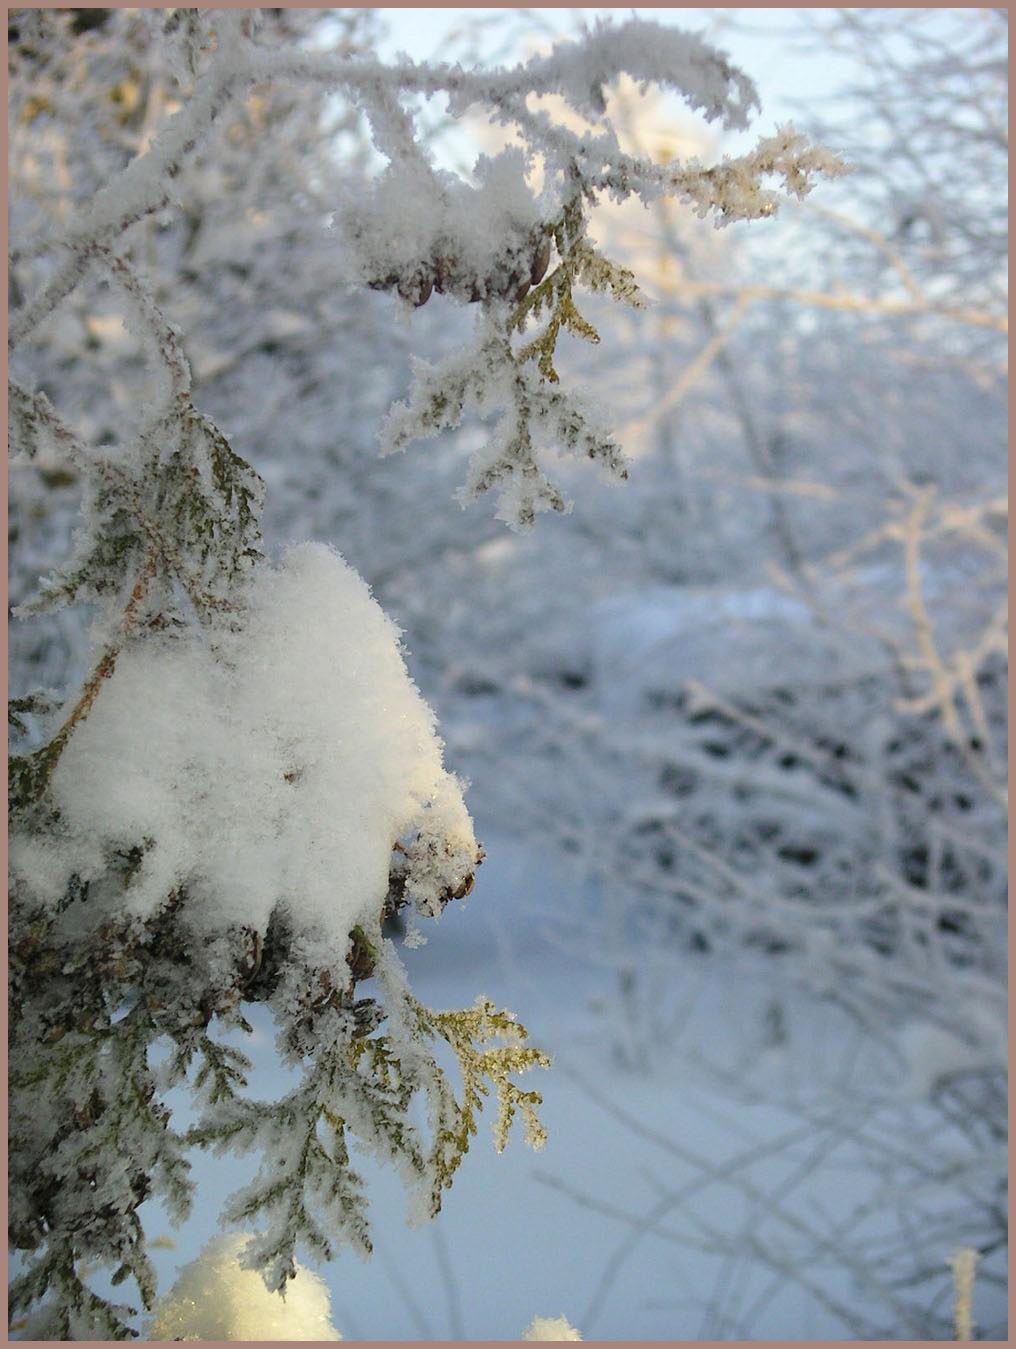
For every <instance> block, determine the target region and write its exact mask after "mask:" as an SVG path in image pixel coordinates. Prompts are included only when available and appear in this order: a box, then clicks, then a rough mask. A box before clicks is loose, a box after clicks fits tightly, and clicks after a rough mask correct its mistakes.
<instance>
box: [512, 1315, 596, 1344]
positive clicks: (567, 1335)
mask: <svg viewBox="0 0 1016 1349" xmlns="http://www.w3.org/2000/svg"><path fill="white" fill-rule="evenodd" d="M522 1338H523V1339H524V1340H581V1338H582V1336H581V1335H580V1334H579V1332H578V1331H577V1330H576V1329H575V1327H574V1326H571V1325H569V1324H568V1318H567V1317H565V1316H534V1317H533V1319H532V1321H531V1322H530V1324H529V1327H528V1328H527V1329H526V1331H525V1333H524V1334H523V1336H522Z"/></svg>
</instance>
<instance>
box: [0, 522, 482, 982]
mask: <svg viewBox="0 0 1016 1349" xmlns="http://www.w3.org/2000/svg"><path fill="white" fill-rule="evenodd" d="M442 748H443V747H442V742H441V740H440V739H439V738H438V736H437V734H436V732H435V725H434V715H433V713H432V712H431V710H430V708H429V707H428V706H427V704H426V703H425V702H424V700H423V698H422V696H421V695H420V693H419V691H418V689H417V688H416V686H415V684H414V683H413V682H412V680H411V678H410V677H409V674H408V672H407V669H406V665H405V662H404V660H403V656H402V651H401V649H400V646H399V630H398V629H397V628H396V627H395V625H394V624H393V623H392V622H391V620H390V619H388V618H387V616H386V615H385V614H384V612H383V611H382V609H381V608H380V606H379V605H378V604H377V603H376V602H375V600H374V599H373V598H372V597H371V594H370V591H369V589H368V587H367V586H366V584H365V583H364V581H363V580H361V578H360V577H359V576H358V575H357V573H356V572H354V571H353V570H352V568H350V567H349V566H347V565H346V563H345V562H344V561H343V560H342V558H341V557H339V556H338V554H336V553H334V552H333V551H331V550H330V549H328V548H326V547H324V546H323V545H317V544H308V545H304V546H301V547H299V548H296V549H293V550H292V551H290V552H289V553H288V555H287V556H286V558H285V560H284V562H283V564H282V566H281V567H279V568H278V569H275V568H272V567H268V566H265V567H263V568H262V569H260V570H259V572H258V573H257V575H256V578H255V580H254V582H253V585H252V592H251V598H250V607H249V612H248V613H247V615H246V616H245V620H244V622H243V625H242V627H241V629H240V630H239V631H220V632H218V633H216V634H215V636H214V640H209V639H208V637H207V636H206V635H204V634H193V635H188V636H186V637H183V638H177V637H167V638H166V639H163V640H160V639H158V638H154V637H149V638H147V639H146V640H145V641H144V642H143V643H139V644H138V645H137V646H131V647H128V648H126V649H125V650H124V651H123V652H122V653H121V654H120V657H119V659H118V661H117V665H116V668H115V670H114V672H113V674H112V675H111V676H110V677H109V678H108V679H107V680H106V681H105V684H104V685H103V687H102V689H101V691H100V694H99V696H98V698H97V699H96V701H95V704H94V706H93V707H92V709H91V711H90V713H89V715H88V717H87V718H86V719H85V720H84V721H82V722H81V723H79V725H78V727H77V728H76V730H75V731H74V733H73V735H72V736H71V739H70V741H69V743H68V745H67V748H66V750H65V751H64V753H63V755H62V757H61V759H60V762H59V764H58V766H57V769H56V771H55V773H54V776H53V782H52V790H53V800H54V803H55V805H56V806H57V808H58V809H59V811H60V815H61V821H62V828H61V833H60V834H59V835H58V836H55V837H52V838H47V839H46V840H45V841H38V840H15V841H14V842H13V844H12V866H13V869H14V873H15V876H16V877H20V878H21V879H22V880H23V881H26V882H27V883H29V884H32V885H35V886H37V887H38V888H39V889H40V890H41V891H42V892H43V893H44V894H46V895H48V897H49V898H50V900H51V901H56V900H57V899H59V897H60V896H61V894H62V893H63V892H64V888H65V886H66V883H67V881H68V880H69V878H70V876H71V875H72V874H73V873H74V872H77V873H78V875H79V876H80V877H81V878H82V880H88V879H96V878H98V877H99V876H100V875H101V873H102V870H103V868H104V865H105V863H104V857H103V854H104V853H106V852H107V851H108V850H110V849H114V848H121V849H129V848H132V847H135V846H138V845H139V844H141V843H142V842H145V843H146V845H147V846H146V851H145V853H144V857H143V860H142V863H141V865H140V867H139V868H138V871H137V873H136V875H135V876H134V878H133V879H132V881H131V883H130V885H129V887H128V889H127V892H126V898H125V900H124V899H123V898H121V899H120V900H119V902H120V903H124V902H125V903H126V906H127V908H128V910H129V911H131V912H134V913H136V914H138V915H139V916H145V915H149V914H151V913H153V912H154V911H156V910H157V909H158V908H159V906H160V905H161V904H163V903H164V902H165V900H166V898H167V896H168V895H169V894H170V893H171V892H172V891H173V890H174V889H175V888H177V887H186V889H187V892H188V895H189V896H190V897H191V900H192V903H191V906H190V907H191V909H192V912H193V921H194V922H195V923H196V925H197V928H198V931H199V932H201V931H207V932H209V933H211V932H219V931H222V930H223V929H224V928H227V927H228V926H229V925H231V924H234V923H243V924H245V925H248V926H252V927H255V928H256V929H258V930H259V931H263V930H264V928H265V927H266V926H267V923H268V919H269V916H270V914H271V912H272V909H273V907H274V906H275V905H276V903H277V902H279V901H280V900H283V901H285V903H286V905H287V907H288V909H289V911H290V913H291V915H292V916H293V918H294V919H295V921H296V923H297V926H298V927H300V928H301V929H302V930H303V931H304V933H305V934H306V937H307V939H309V940H313V939H314V937H315V936H316V937H317V938H318V939H320V940H321V941H322V942H323V943H324V947H325V949H326V950H327V952H328V953H329V956H330V958H331V959H334V957H335V949H336V945H338V947H339V949H340V950H342V951H344V950H345V945H346V941H347V938H348V934H349V932H350V930H351V929H352V928H353V927H354V926H355V925H356V924H358V923H361V922H364V921H376V919H377V916H378V914H379V911H380V906H381V904H382V902H383V900H384V897H385V894H386V893H387V888H388V876H389V869H390V863H391V855H392V847H393V844H394V843H395V841H396V840H397V839H399V838H400V837H401V836H405V835H407V834H411V833H415V832H417V831H421V832H422V833H423V834H424V835H425V836H426V837H434V838H438V839H440V840H442V842H443V843H444V851H443V852H439V853H438V854H437V858H438V860H436V861H435V862H434V863H433V864H432V871H433V874H431V875H428V874H423V873H422V871H421V870H419V869H418V871H417V874H416V875H415V877H414V880H415V882H416V891H415V893H416V898H417V899H418V901H420V900H422V901H423V904H424V905H426V904H427V903H431V904H433V902H434V900H435V899H436V896H437V894H438V893H439V891H440V888H441V886H442V885H443V884H446V883H447V882H448V880H450V879H451V880H453V879H454V878H455V876H456V875H457V874H460V873H461V874H462V875H464V874H465V873H466V872H467V871H468V870H471V868H472V866H473V865H474V864H475V852H476V844H475V839H474V835H473V829H472V824H471V821H470V819H469V815H468V813H467V811H466V807H465V804H464V801H463V798H462V791H461V784H460V783H459V782H458V781H457V779H455V778H454V777H452V776H451V775H450V774H448V773H446V772H445V770H444V767H443V763H442ZM424 851H425V850H424Z"/></svg>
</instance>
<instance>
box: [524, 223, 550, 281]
mask: <svg viewBox="0 0 1016 1349" xmlns="http://www.w3.org/2000/svg"><path fill="white" fill-rule="evenodd" d="M549 264H550V239H549V238H547V236H546V235H544V237H543V238H542V239H541V240H540V242H539V243H538V244H537V245H536V251H535V253H534V254H533V268H532V271H531V272H530V273H529V284H530V285H531V286H538V285H539V284H540V282H541V281H542V280H543V278H544V277H545V276H546V274H547V267H548V266H549Z"/></svg>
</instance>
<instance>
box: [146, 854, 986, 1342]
mask: <svg viewBox="0 0 1016 1349" xmlns="http://www.w3.org/2000/svg"><path fill="white" fill-rule="evenodd" d="M485 840H486V843H487V846H488V854H489V856H488V860H487V861H486V862H485V863H484V864H483V867H482V869H481V873H480V878H479V879H478V881H477V886H476V890H475V891H474V893H473V895H472V896H471V897H470V898H469V900H468V901H467V902H466V903H465V904H464V905H463V906H462V907H461V908H459V909H456V908H455V907H453V909H451V910H450V911H449V912H448V913H447V914H446V915H445V916H444V918H443V919H442V920H441V921H440V923H439V924H438V925H437V926H436V927H433V926H431V925H428V941H427V944H426V946H424V947H421V948H419V949H417V950H409V951H403V956H404V959H405V961H406V963H407V966H408V968H409V970H410V974H411V979H412V982H413V985H414V987H415V988H416V990H417V992H418V994H419V996H420V997H421V998H422V999H424V1000H425V1001H427V1002H428V1003H429V1004H430V1005H432V1006H435V1007H441V1006H459V1005H467V1004H468V1003H469V1002H471V1001H472V1000H473V998H474V997H475V996H476V994H477V992H484V993H486V994H488V995H489V996H490V997H492V998H493V999H494V1000H495V1001H496V1002H497V1003H498V1004H499V1005H503V1006H508V1007H511V1008H514V1009H517V1010H519V1011H520V1014H524V1017H525V1020H526V1023H527V1025H528V1026H529V1028H530V1030H531V1032H532V1034H533V1037H534V1039H535V1040H537V1042H538V1043H539V1044H540V1045H541V1046H543V1047H545V1048H547V1049H548V1050H549V1051H550V1052H551V1053H552V1054H553V1056H554V1066H553V1068H552V1069H551V1071H549V1072H547V1073H544V1074H541V1080H540V1081H539V1083H538V1084H537V1085H538V1086H539V1088H540V1090H541V1091H542V1092H543V1095H544V1107H543V1110H542V1116H543V1119H544V1121H545V1123H546V1125H547V1128H548V1132H549V1135H550V1137H549V1141H548V1142H547V1144H546V1146H545V1148H544V1149H543V1150H542V1151H541V1152H540V1153H538V1154H534V1153H532V1152H531V1151H529V1150H528V1149H526V1148H525V1147H524V1146H523V1144H522V1143H521V1141H520V1140H519V1139H514V1140H513V1141H512V1143H511V1144H510V1146H509V1148H508V1150H507V1151H506V1152H505V1153H503V1154H502V1155H501V1156H498V1155H496V1154H495V1152H494V1149H493V1146H492V1142H491V1138H490V1133H489V1125H488V1123H487V1122H486V1121H485V1122H484V1123H482V1124H481V1128H480V1133H479V1136H478V1137H477V1138H476V1140H475V1141H474V1143H473V1146H472V1149H471V1152H470V1155H469V1156H468V1157H467V1159H466V1161H465V1162H464V1164H463V1167H462V1170H461V1172H460V1174H459V1176H458V1178H457V1180H456V1183H455V1186H454V1188H453V1189H452V1191H451V1192H450V1194H449V1195H448V1196H447V1198H446V1200H445V1207H444V1211H443V1213H442V1214H441V1216H440V1218H439V1219H438V1220H437V1221H436V1222H435V1223H434V1224H430V1225H426V1226H424V1227H422V1228H417V1229H412V1228H410V1227H409V1226H408V1225H407V1222H406V1214H405V1197H404V1194H403V1192H402V1189H401V1186H400V1185H399V1183H398V1181H397V1179H396V1178H395V1177H394V1176H393V1175H392V1174H391V1173H390V1172H385V1171H383V1170H379V1169H377V1168H376V1167H374V1166H372V1165H371V1164H370V1163H369V1161H368V1162H366V1163H365V1165H364V1174H365V1175H366V1176H367V1177H368V1178H369V1188H370V1193H371V1202H372V1214H373V1224H374V1243H375V1252H374V1256H373V1258H372V1260H371V1261H370V1262H369V1263H366V1264H365V1263H363V1262H361V1261H359V1260H357V1259H356V1258H355V1257H354V1256H352V1255H351V1254H349V1253H348V1252H347V1253H345V1254H344V1255H343V1256H341V1257H340V1258H339V1259H338V1260H337V1261H336V1262H335V1264H334V1265H331V1266H325V1267H321V1268H320V1269H319V1273H320V1274H321V1275H322V1276H323V1278H324V1279H325V1281H326V1283H327V1285H328V1288H329V1290H330V1292H331V1295H332V1317H333V1321H334V1323H335V1325H336V1326H337V1327H338V1328H339V1329H340V1331H341V1332H342V1333H343V1334H344V1336H345V1337H347V1338H356V1339H368V1340H369V1339H403V1338H405V1339H460V1338H462V1339H505V1340H512V1339H518V1338H519V1337H520V1336H521V1333H522V1330H523V1329H524V1328H525V1327H526V1326H527V1325H528V1324H529V1322H530V1321H531V1320H532V1317H533V1316H534V1315H545V1316H557V1315H558V1314H560V1313H564V1315H566V1316H567V1317H568V1319H569V1321H570V1322H571V1323H572V1324H574V1325H576V1326H577V1327H579V1329H581V1330H582V1332H583V1334H584V1336H585V1337H586V1338H589V1339H607V1340H609V1339H618V1340H624V1339H644V1340H684V1339H697V1338H707V1339H728V1338H729V1339H768V1340H792V1339H841V1338H855V1337H856V1338H873V1337H876V1336H882V1335H892V1336H893V1337H896V1338H900V1339H923V1338H928V1337H930V1336H931V1333H932V1330H933V1329H934V1330H937V1331H938V1334H937V1335H936V1336H935V1337H936V1338H938V1337H943V1338H948V1337H949V1336H948V1326H949V1324H950V1317H951V1302H952V1281H951V1275H950V1273H949V1268H948V1266H947V1263H946V1262H947V1260H948V1258H949V1257H950V1256H951V1255H952V1254H953V1252H954V1250H955V1249H956V1247H957V1245H958V1244H961V1243H962V1241H963V1240H964V1239H966V1238H968V1237H969V1236H970V1235H972V1229H966V1230H965V1229H963V1228H958V1227H956V1226H954V1221H955V1217H954V1215H955V1213H956V1212H957V1210H958V1211H960V1212H961V1213H962V1209H963V1201H964V1196H965V1195H967V1194H969V1193H971V1192H973V1193H976V1192H977V1189H978V1182H979V1180H980V1179H981V1174H980V1173H982V1172H984V1171H985V1170H987V1169H988V1168H989V1167H990V1164H991V1159H990V1158H985V1157H983V1156H980V1157H979V1156H978V1155H977V1154H976V1152H975V1151H974V1149H973V1147H972V1143H971V1139H970V1137H969V1136H968V1135H967V1134H966V1133H965V1132H964V1131H963V1130H961V1129H958V1128H955V1127H951V1126H950V1124H949V1123H948V1120H947V1119H946V1118H945V1117H944V1115H943V1112H942V1111H940V1110H938V1109H935V1108H933V1107H932V1106H931V1105H930V1104H929V1102H928V1100H927V1092H928V1088H929V1086H930V1084H931V1083H932V1081H933V1080H934V1078H935V1076H936V1074H937V1073H938V1072H939V1071H940V1070H942V1069H944V1070H946V1071H948V1070H950V1069H952V1068H954V1067H955V1064H954V1063H952V1062H950V1061H949V1060H948V1057H947V1054H948V1046H945V1047H944V1048H942V1047H941V1046H938V1047H937V1045H936V1038H935V1036H934V1033H932V1032H927V1033H925V1034H921V1035H916V1034H912V1035H911V1036H910V1037H909V1038H906V1039H904V1040H902V1041H901V1040H897V1041H886V1042H885V1043H883V1044H879V1045H875V1044H873V1043H872V1042H871V1041H870V1039H869V1038H868V1037H866V1036H865V1035H863V1034H861V1033H859V1032H858V1030H857V1028H856V1026H855V1025H854V1024H853V1023H852V1022H850V1021H849V1020H848V1019H847V1018H846V1017H844V1016H843V1014H841V1013H838V1012H837V1011H835V1009H831V1008H830V1007H829V1006H828V1005H824V1004H817V1003H814V1002H811V1001H809V1000H807V999H806V998H804V997H803V996H801V995H799V994H794V993H793V992H792V991H789V990H788V989H787V987H786V986H785V985H783V984H782V983H781V981H780V980H778V979H776V980H774V979H772V978H771V977H770V976H769V975H768V974H767V972H766V971H765V970H758V969H757V968H755V969H753V968H751V967H747V966H745V965H743V964H742V965H741V966H739V967H738V966H733V965H730V964H725V963H723V962H714V961H712V960H710V959H708V958H704V957H701V956H687V957H685V958H684V959H682V960H675V959H673V958H670V959H669V960H668V961H667V962H666V964H665V966H663V967H662V968H661V971H660V977H659V978H658V979H657V980H656V981H655V986H654V988H653V994H652V999H651V1005H649V1006H646V1007H641V1008H639V1007H636V1008H630V1007H629V1008H626V1007H625V1005H624V1003H623V1001H622V1000H620V999H619V997H618V995H617V993H616V990H612V989H611V987H610V985H609V983H607V982H606V981H607V979H608V975H607V972H606V971H605V969H604V968H596V967H593V966H590V965H589V964H588V963H585V962H582V961H581V960H578V959H576V958H575V956H574V955H573V954H570V953H569V951H568V950H567V949H566V948H564V947H562V946H561V945H560V944H559V943H558V942H555V941H554V940H552V939H551V938H550V937H549V936H548V925H547V924H546V923H545V922H544V921H542V920H541V915H546V913H547V911H548V909H550V908H551V907H553V906H555V905H561V906H567V905H569V904H570V903H574V902H575V901H576V899H577V898H578V897H577V896H576V895H574V894H569V891H568V882H567V880H566V879H565V878H564V877H562V876H561V875H560V874H555V868H554V866H553V864H552V862H549V861H548V859H546V858H539V857H535V856H533V855H532V854H531V853H529V852H527V850H526V849H525V848H524V847H522V846H521V845H519V844H518V843H517V842H513V841H512V840H511V839H510V838H508V837H498V836H495V835H487V836H485ZM777 1008H778V1009H779V1010H778V1011H777V1010H776V1009H777ZM255 1025H256V1032H255V1036H254V1037H253V1042H250V1041H248V1042H247V1048H248V1051H249V1052H250V1053H251V1054H252V1056H253V1058H254V1060H255V1064H256V1072H255V1075H254V1076H253V1078H252V1086H253V1087H254V1089H255V1090H257V1091H258V1092H259V1093H262V1094H263V1095H266V1096H268V1095H272V1094H275V1093H276V1092H277V1091H279V1090H280V1088H281V1087H282V1085H283V1080H284V1079H282V1078H281V1077H280V1075H279V1072H278V1069H277V1067H275V1066H274V1055H273V1051H272V1043H271V1039H272V1037H271V1032H270V1029H269V1028H268V1027H267V1026H266V1024H265V1019H264V1018H263V1017H262V1016H258V1017H256V1019H255ZM633 1044H634V1045H641V1046H643V1047H645V1046H648V1047H649V1049H650V1051H651V1055H652V1060H653V1061H652V1064H651V1065H650V1066H647V1067H645V1068H644V1069H642V1070H639V1069H637V1068H633V1067H631V1066H628V1065H626V1064H625V1062H624V1059H625V1054H626V1051H627V1050H630V1047H631V1045H633ZM954 1052H955V1051H954ZM936 1055H937V1057H936ZM530 1085H531V1084H530ZM943 1158H944V1159H945V1162H946V1165H945V1166H944V1167H943V1166H942V1165H941V1163H942V1159H943ZM922 1168H923V1174H922ZM950 1170H951V1172H952V1178H951V1181H950V1180H949V1179H948V1178H947V1179H946V1180H943V1179H942V1178H941V1174H940V1172H945V1174H946V1176H947V1177H948V1175H949V1172H950ZM249 1172H250V1168H249V1167H246V1166H244V1165H243V1164H242V1163H239V1162H230V1161H228V1160H222V1159H219V1160H216V1161H214V1162H213V1161H211V1160H210V1159H207V1158H201V1157H197V1158H196V1159H195V1178H196V1179H197V1180H198V1182H199V1185H200V1196H201V1198H200V1202H199V1204H198V1207H197V1212H196V1213H195V1215H194V1217H193V1218H192V1219H191V1220H190V1221H189V1222H188V1223H186V1224H185V1225H184V1226H183V1227H182V1228H181V1229H180V1230H179V1231H175V1232H174V1231H172V1229H171V1228H170V1227H169V1225H168V1224H166V1223H165V1222H162V1223H160V1221H159V1219H158V1217H157V1216H156V1215H154V1214H153V1215H152V1216H151V1218H148V1219H147V1227H148V1230H149V1232H150V1233H151V1234H152V1236H153V1237H158V1236H159V1235H170V1234H171V1235H172V1240H173V1241H174V1242H175V1243H176V1249H173V1250H170V1249H159V1248H156V1249H154V1250H153V1251H152V1256H153V1259H154V1261H155V1263H156V1266H157V1268H158V1270H159V1276H160V1286H168V1284H169V1283H170V1282H171V1281H172V1279H173V1278H174V1277H175V1274H176V1271H177V1269H178V1268H179V1266H180V1265H181V1264H183V1263H186V1262H187V1260H189V1259H191V1258H193V1254H194V1252H196V1251H197V1250H199V1249H200V1248H201V1247H202V1246H203V1245H204V1243H205V1241H206V1240H208V1239H209V1238H210V1237H212V1236H213V1235H214V1234H215V1232H216V1231H217V1223H216V1215H217V1210H218V1208H219V1206H220V1205H221V1203H222V1202H223V1201H224V1200H225V1198H226V1197H227V1196H228V1194H229V1193H231V1192H232V1190H234V1189H235V1188H236V1187H237V1186H238V1185H239V1184H241V1183H242V1182H243V1180H244V1179H246V1178H247V1176H248V1175H249ZM901 1189H902V1190H905V1191H906V1192H905V1193H901ZM914 1224H919V1225H920V1227H919V1230H920V1233H921V1239H920V1245H919V1249H920V1253H921V1261H917V1260H916V1258H915V1257H916V1250H917V1248H916V1247H913V1248H912V1249H913V1254H911V1242H910V1237H911V1236H912V1234H913V1230H914V1228H913V1225H914ZM908 1234H909V1235H908ZM936 1255H937V1257H938V1259H937V1261H936V1259H935V1257H936ZM1000 1255H1001V1256H1002V1257H1003V1258H1002V1259H1001V1260H1000V1259H999V1258H998V1257H996V1258H994V1259H987V1260H985V1261H984V1262H983V1263H982V1265H981V1267H980V1269H979V1273H980V1274H981V1276H982V1277H981V1279H980V1281H979V1283H978V1284H977V1285H976V1292H975V1319H976V1322H977V1325H978V1326H979V1327H980V1333H981V1336H982V1337H983V1338H1004V1326H1005V1315H1006V1293H1005V1287H1004V1284H1003V1283H1002V1282H1001V1280H1002V1278H1003V1276H1004V1272H1005V1263H1004V1252H1001V1253H1000ZM922 1262H927V1265H926V1266H924V1265H923V1264H922ZM936 1264H937V1268H936V1267H935V1266H936ZM914 1275H917V1276H920V1277H919V1278H918V1279H914V1280H913V1282H911V1279H912V1278H913V1276H914ZM897 1276H898V1277H897ZM163 1281H165V1282H164V1283H163Z"/></svg>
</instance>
